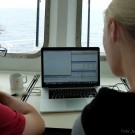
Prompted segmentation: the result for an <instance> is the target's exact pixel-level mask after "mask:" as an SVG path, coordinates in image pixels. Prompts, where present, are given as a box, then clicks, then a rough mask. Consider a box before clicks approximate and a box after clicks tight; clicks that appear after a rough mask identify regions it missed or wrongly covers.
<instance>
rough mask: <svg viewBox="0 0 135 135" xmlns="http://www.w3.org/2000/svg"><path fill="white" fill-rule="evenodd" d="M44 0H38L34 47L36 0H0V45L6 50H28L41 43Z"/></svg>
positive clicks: (35, 48) (39, 45)
mask: <svg viewBox="0 0 135 135" xmlns="http://www.w3.org/2000/svg"><path fill="white" fill-rule="evenodd" d="M44 9H45V0H40V11H39V44H38V47H36V19H37V17H36V16H37V0H0V45H1V46H2V47H5V48H7V50H8V52H13V53H14V52H16V53H20V52H29V51H33V50H37V49H39V48H40V47H41V46H42V45H43V37H44V35H43V34H44V14H45V13H44V11H45V10H44Z"/></svg>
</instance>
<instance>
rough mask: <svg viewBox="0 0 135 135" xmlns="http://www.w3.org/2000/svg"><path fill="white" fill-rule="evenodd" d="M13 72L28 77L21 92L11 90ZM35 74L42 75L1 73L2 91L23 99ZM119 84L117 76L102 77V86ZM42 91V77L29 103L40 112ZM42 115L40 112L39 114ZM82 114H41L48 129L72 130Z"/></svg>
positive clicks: (0, 88) (0, 84)
mask: <svg viewBox="0 0 135 135" xmlns="http://www.w3.org/2000/svg"><path fill="white" fill-rule="evenodd" d="M13 72H20V73H23V74H24V75H27V79H28V81H27V83H25V84H24V88H23V89H21V90H11V89H10V83H9V76H10V74H11V73H13ZM35 74H40V73H39V72H24V71H0V90H1V91H4V92H7V93H9V94H14V93H17V94H19V95H20V96H18V98H20V97H21V95H22V93H23V92H24V91H25V90H26V89H27V87H28V86H29V84H30V82H31V80H32V79H33V77H34V75H35ZM117 83H122V82H121V80H120V78H118V77H115V76H112V75H110V76H103V75H102V76H101V86H108V85H111V86H112V85H115V84H117ZM119 88H120V89H124V90H126V89H125V86H124V85H119ZM40 90H41V77H40V78H39V80H38V82H37V83H36V85H35V89H34V91H36V92H37V93H31V95H30V97H29V99H28V100H27V103H29V104H31V105H33V106H34V107H35V108H36V109H37V110H38V111H39V104H40ZM39 113H40V112H39ZM80 114H81V112H64V113H62V112H61V113H40V115H41V116H42V118H43V119H44V121H45V124H46V127H54V128H72V126H73V123H74V121H75V120H76V118H77V117H78V116H79V115H80Z"/></svg>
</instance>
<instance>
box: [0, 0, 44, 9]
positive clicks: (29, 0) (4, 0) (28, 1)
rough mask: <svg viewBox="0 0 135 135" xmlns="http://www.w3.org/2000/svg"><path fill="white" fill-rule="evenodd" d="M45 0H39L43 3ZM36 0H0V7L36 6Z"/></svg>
mask: <svg viewBox="0 0 135 135" xmlns="http://www.w3.org/2000/svg"><path fill="white" fill-rule="evenodd" d="M44 1H45V0H41V3H42V4H44ZM36 6H37V0H0V8H16V7H17V8H27V7H34V8H35V7H36Z"/></svg>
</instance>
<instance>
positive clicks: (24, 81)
mask: <svg viewBox="0 0 135 135" xmlns="http://www.w3.org/2000/svg"><path fill="white" fill-rule="evenodd" d="M23 78H25V80H24V79H23V83H26V82H27V76H26V75H23Z"/></svg>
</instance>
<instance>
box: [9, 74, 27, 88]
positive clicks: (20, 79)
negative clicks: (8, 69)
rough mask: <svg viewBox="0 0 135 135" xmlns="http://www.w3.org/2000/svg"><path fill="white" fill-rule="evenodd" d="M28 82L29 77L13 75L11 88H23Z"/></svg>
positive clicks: (11, 76)
mask: <svg viewBox="0 0 135 135" xmlns="http://www.w3.org/2000/svg"><path fill="white" fill-rule="evenodd" d="M26 82H27V76H25V75H23V74H21V73H13V74H11V75H10V87H11V89H13V90H18V89H22V88H23V84H24V83H26Z"/></svg>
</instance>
